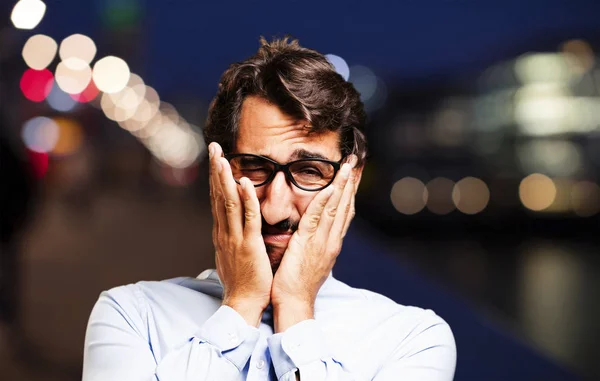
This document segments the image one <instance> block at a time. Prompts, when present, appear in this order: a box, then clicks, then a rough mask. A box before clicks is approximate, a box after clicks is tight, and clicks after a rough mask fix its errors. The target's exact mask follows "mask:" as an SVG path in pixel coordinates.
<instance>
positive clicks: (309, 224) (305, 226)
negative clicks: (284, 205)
mask: <svg viewBox="0 0 600 381" xmlns="http://www.w3.org/2000/svg"><path fill="white" fill-rule="evenodd" d="M333 190H334V188H333V187H332V186H328V187H327V188H325V189H323V190H322V191H320V192H319V193H318V194H317V195H316V196H315V198H313V200H312V201H311V202H310V204H309V205H308V208H307V209H306V211H305V212H304V215H303V216H302V218H301V219H300V223H299V225H298V231H297V232H298V234H305V233H308V234H313V233H314V232H315V231H316V230H317V227H318V226H319V221H320V220H321V214H322V213H323V209H325V205H327V201H328V200H329V198H330V197H331V195H332V193H333Z"/></svg>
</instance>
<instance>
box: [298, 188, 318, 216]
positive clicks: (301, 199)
mask: <svg viewBox="0 0 600 381" xmlns="http://www.w3.org/2000/svg"><path fill="white" fill-rule="evenodd" d="M318 193H319V192H305V193H304V194H299V195H297V196H296V209H298V213H299V214H300V217H302V216H303V215H304V213H306V209H308V206H309V205H310V202H311V201H312V200H313V199H314V198H315V196H316V195H317V194H318Z"/></svg>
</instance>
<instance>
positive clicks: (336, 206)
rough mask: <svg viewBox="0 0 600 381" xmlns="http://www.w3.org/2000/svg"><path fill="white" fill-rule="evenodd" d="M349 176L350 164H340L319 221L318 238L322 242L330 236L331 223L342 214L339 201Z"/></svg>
mask: <svg viewBox="0 0 600 381" xmlns="http://www.w3.org/2000/svg"><path fill="white" fill-rule="evenodd" d="M349 176H350V164H348V163H344V164H342V168H341V169H340V171H339V172H338V175H337V176H336V178H335V180H334V182H333V184H332V187H333V193H332V195H331V197H330V198H329V200H327V204H325V209H324V210H323V213H322V216H321V220H320V221H319V236H320V237H321V239H323V240H327V239H328V237H329V235H330V234H331V227H332V226H333V222H334V221H335V220H336V219H337V218H338V216H339V215H340V214H343V212H344V211H343V208H342V204H340V201H341V200H342V196H343V194H344V190H345V189H346V185H347V184H348V178H349Z"/></svg>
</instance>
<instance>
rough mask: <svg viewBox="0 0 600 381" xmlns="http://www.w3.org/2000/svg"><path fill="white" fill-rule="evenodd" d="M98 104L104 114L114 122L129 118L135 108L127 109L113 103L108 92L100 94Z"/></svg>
mask: <svg viewBox="0 0 600 381" xmlns="http://www.w3.org/2000/svg"><path fill="white" fill-rule="evenodd" d="M100 106H101V107H102V111H103V112H104V115H105V116H106V117H107V118H108V119H110V120H114V121H115V122H123V121H125V120H127V119H129V118H131V117H132V116H133V115H134V113H135V108H130V109H128V108H124V107H120V105H117V104H115V102H114V101H113V99H112V97H111V94H109V93H104V94H102V98H101V101H100Z"/></svg>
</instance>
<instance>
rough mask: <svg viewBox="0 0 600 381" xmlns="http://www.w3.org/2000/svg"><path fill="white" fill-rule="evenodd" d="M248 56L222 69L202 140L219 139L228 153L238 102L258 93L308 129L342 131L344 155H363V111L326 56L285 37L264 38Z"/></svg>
mask: <svg viewBox="0 0 600 381" xmlns="http://www.w3.org/2000/svg"><path fill="white" fill-rule="evenodd" d="M260 43H261V46H260V48H259V49H258V51H257V52H256V54H254V55H253V56H251V57H250V58H248V59H246V60H245V61H242V62H238V63H234V64H232V65H231V66H229V68H228V69H227V70H226V71H225V72H224V73H223V76H222V77H221V81H220V83H219V88H218V90H217V95H216V96H215V98H214V99H213V101H212V102H211V104H210V107H209V109H208V118H207V120H206V125H205V127H204V138H205V141H206V143H207V144H208V143H210V142H213V141H215V142H217V143H219V144H220V145H221V146H222V147H223V150H224V151H225V152H231V150H232V149H233V147H234V146H235V141H236V139H237V132H238V126H239V121H240V114H241V109H242V103H243V102H244V99H245V98H246V97H248V96H258V97H261V98H263V99H265V100H267V101H268V102H270V103H272V104H274V105H276V106H277V107H279V108H280V109H281V111H283V112H284V113H285V114H288V115H289V116H291V117H293V118H297V119H298V120H307V121H308V122H309V127H308V128H310V131H314V132H319V131H325V130H330V131H337V132H339V133H340V150H341V151H342V155H344V156H347V155H350V154H355V155H356V156H357V157H358V165H363V164H364V161H365V158H366V156H367V141H366V138H365V134H364V128H365V122H366V114H365V111H364V109H363V104H362V102H361V101H360V95H359V94H358V92H357V91H356V89H355V88H354V86H353V85H352V84H351V83H349V82H346V81H345V80H344V79H343V78H342V76H341V75H339V74H338V73H337V72H336V71H335V68H334V67H333V65H332V64H331V63H329V61H328V60H327V58H325V56H324V55H322V54H321V53H318V52H316V51H314V50H311V49H307V48H303V47H301V46H300V44H299V43H298V41H297V40H291V41H289V38H283V39H275V40H273V41H271V42H267V41H266V40H265V39H264V38H262V37H261V39H260Z"/></svg>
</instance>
